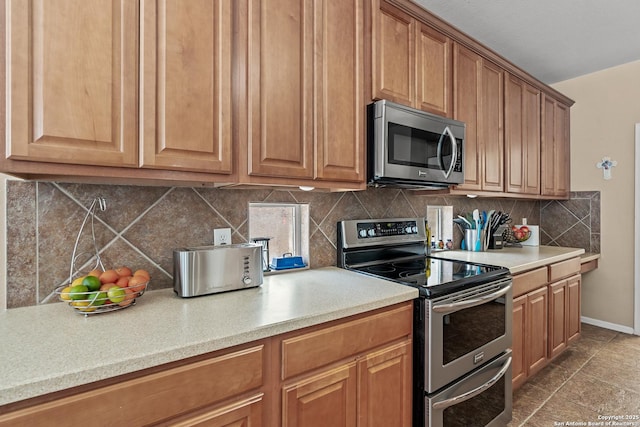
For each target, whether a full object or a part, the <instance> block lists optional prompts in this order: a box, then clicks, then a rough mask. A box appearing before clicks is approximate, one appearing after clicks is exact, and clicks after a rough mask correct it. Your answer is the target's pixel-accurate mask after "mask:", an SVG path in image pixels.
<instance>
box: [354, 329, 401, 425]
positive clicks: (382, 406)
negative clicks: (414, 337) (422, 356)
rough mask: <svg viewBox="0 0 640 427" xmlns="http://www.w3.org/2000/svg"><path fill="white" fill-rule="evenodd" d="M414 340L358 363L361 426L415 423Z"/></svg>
mask: <svg viewBox="0 0 640 427" xmlns="http://www.w3.org/2000/svg"><path fill="white" fill-rule="evenodd" d="M411 372H412V370H411V341H410V340H407V341H404V342H402V343H399V344H396V345H393V346H390V347H388V348H386V349H383V350H380V351H378V352H375V353H372V354H369V355H367V356H366V358H365V359H364V360H361V361H359V362H358V381H359V393H358V394H359V420H358V426H361V427H392V426H398V427H402V426H408V425H411V408H412V405H411V402H412V394H411V389H412V376H411Z"/></svg>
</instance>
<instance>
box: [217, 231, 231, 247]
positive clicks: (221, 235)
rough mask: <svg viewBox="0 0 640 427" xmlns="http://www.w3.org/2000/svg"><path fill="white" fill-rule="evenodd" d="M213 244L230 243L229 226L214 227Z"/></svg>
mask: <svg viewBox="0 0 640 427" xmlns="http://www.w3.org/2000/svg"><path fill="white" fill-rule="evenodd" d="M213 244H214V245H230V244H231V229H230V228H215V229H214V230H213Z"/></svg>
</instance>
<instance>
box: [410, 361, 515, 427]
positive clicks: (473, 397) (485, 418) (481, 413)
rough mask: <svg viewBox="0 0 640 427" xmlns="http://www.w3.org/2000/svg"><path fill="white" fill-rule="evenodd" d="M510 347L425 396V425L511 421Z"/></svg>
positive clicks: (449, 426)
mask: <svg viewBox="0 0 640 427" xmlns="http://www.w3.org/2000/svg"><path fill="white" fill-rule="evenodd" d="M512 399H513V397H512V388H511V350H507V351H506V352H505V353H504V354H503V355H501V356H499V357H497V358H496V359H494V360H492V361H490V362H487V363H486V364H485V365H483V366H482V367H480V368H478V369H477V370H475V371H473V372H472V373H471V374H470V375H468V376H466V377H463V378H462V379H460V380H458V381H456V382H455V383H453V384H451V385H449V386H447V387H446V388H444V389H443V390H441V391H439V392H437V393H434V394H432V395H426V396H425V414H424V419H425V420H428V421H427V422H426V423H424V424H422V425H424V426H429V427H467V426H471V425H478V426H490V427H497V426H505V425H507V423H508V422H509V421H511V412H512V406H513V400H512Z"/></svg>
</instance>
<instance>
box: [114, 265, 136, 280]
mask: <svg viewBox="0 0 640 427" xmlns="http://www.w3.org/2000/svg"><path fill="white" fill-rule="evenodd" d="M116 273H118V276H120V277H126V276H131V274H132V272H131V269H130V268H129V267H124V266H123V267H120V268H116Z"/></svg>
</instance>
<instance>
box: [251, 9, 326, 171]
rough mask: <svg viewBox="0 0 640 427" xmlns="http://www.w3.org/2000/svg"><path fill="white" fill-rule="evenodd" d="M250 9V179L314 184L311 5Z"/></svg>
mask: <svg viewBox="0 0 640 427" xmlns="http://www.w3.org/2000/svg"><path fill="white" fill-rule="evenodd" d="M248 4H249V10H248V16H247V17H248V20H249V21H248V29H249V30H250V31H248V37H249V38H248V64H247V72H248V82H247V83H248V88H247V94H248V97H249V98H248V102H249V105H248V117H249V118H250V122H249V129H248V131H249V135H248V141H247V150H248V174H249V175H259V176H260V175H262V176H275V177H287V178H313V172H314V171H313V85H312V80H311V78H312V76H313V60H314V55H313V54H312V52H314V45H313V2H312V1H310V0H269V1H249V3H248Z"/></svg>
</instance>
